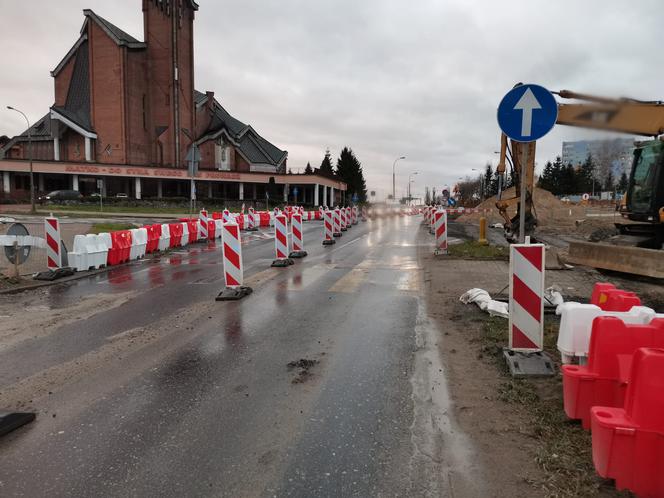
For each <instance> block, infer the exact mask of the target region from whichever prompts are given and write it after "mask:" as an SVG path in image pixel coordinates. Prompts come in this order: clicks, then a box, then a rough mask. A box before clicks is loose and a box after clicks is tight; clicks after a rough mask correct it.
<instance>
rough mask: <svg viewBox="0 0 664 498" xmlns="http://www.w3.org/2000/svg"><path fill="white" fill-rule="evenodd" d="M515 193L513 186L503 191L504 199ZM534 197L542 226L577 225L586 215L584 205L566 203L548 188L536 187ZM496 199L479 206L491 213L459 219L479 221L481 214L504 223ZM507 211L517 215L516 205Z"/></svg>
mask: <svg viewBox="0 0 664 498" xmlns="http://www.w3.org/2000/svg"><path fill="white" fill-rule="evenodd" d="M514 195H515V189H514V187H512V188H510V189H508V190H505V191H504V192H503V195H502V199H503V200H505V199H510V198H512V197H514ZM533 198H534V201H535V207H534V211H535V212H534V214H535V216H536V217H537V219H538V225H539V226H540V227H551V228H553V227H572V226H575V223H574V222H575V220H578V219H582V218H584V217H585V209H584V208H583V207H580V206H576V205H572V204H566V203H564V202H562V201H561V200H560V199H558V198H557V197H556V196H555V195H553V194H552V193H551V192H549V191H548V190H543V189H541V188H535V192H534V194H533ZM496 201H497V198H496V197H495V196H494V197H491V198H490V199H487V200H485V201H484V202H483V203H481V204H480V205H479V206H477V207H478V208H479V209H490V210H491V213H490V214H486V215H485V214H464V215H463V216H460V217H459V219H458V221H460V222H462V223H463V222H465V223H477V222H478V221H479V219H480V217H481V216H485V217H486V218H487V221H488V222H489V223H490V224H493V223H502V222H503V219H502V217H501V216H500V214H499V213H498V209H497V208H496ZM507 213H508V214H509V216H510V217H513V216H515V215H516V206H514V207H512V208H509V209H508V210H507Z"/></svg>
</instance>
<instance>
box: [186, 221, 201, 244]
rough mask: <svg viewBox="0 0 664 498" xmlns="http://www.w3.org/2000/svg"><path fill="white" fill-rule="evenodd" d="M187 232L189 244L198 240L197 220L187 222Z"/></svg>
mask: <svg viewBox="0 0 664 498" xmlns="http://www.w3.org/2000/svg"><path fill="white" fill-rule="evenodd" d="M187 230H189V244H193V243H194V242H196V241H197V240H198V220H187Z"/></svg>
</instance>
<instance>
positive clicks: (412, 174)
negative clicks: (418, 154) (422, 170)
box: [408, 171, 418, 206]
mask: <svg viewBox="0 0 664 498" xmlns="http://www.w3.org/2000/svg"><path fill="white" fill-rule="evenodd" d="M417 174H418V172H417V171H413V172H412V173H411V174H410V175H408V205H409V206H410V205H411V204H412V202H413V199H412V197H411V196H410V184H411V183H412V182H413V180H412V179H411V178H412V177H413V176H415V175H417Z"/></svg>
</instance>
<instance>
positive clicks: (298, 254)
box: [288, 251, 307, 258]
mask: <svg viewBox="0 0 664 498" xmlns="http://www.w3.org/2000/svg"><path fill="white" fill-rule="evenodd" d="M288 257H289V258H306V257H307V251H293V252H291V253H290V254H289V255H288Z"/></svg>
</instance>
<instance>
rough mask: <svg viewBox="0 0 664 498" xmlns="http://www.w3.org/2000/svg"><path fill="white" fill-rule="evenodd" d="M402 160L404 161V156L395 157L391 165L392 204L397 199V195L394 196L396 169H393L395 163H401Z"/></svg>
mask: <svg viewBox="0 0 664 498" xmlns="http://www.w3.org/2000/svg"><path fill="white" fill-rule="evenodd" d="M402 159H406V156H401V157H397V158H396V159H395V160H394V164H392V202H394V201H395V200H396V198H397V194H396V173H395V172H396V169H395V168H396V166H397V162H398V161H401V160H402Z"/></svg>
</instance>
